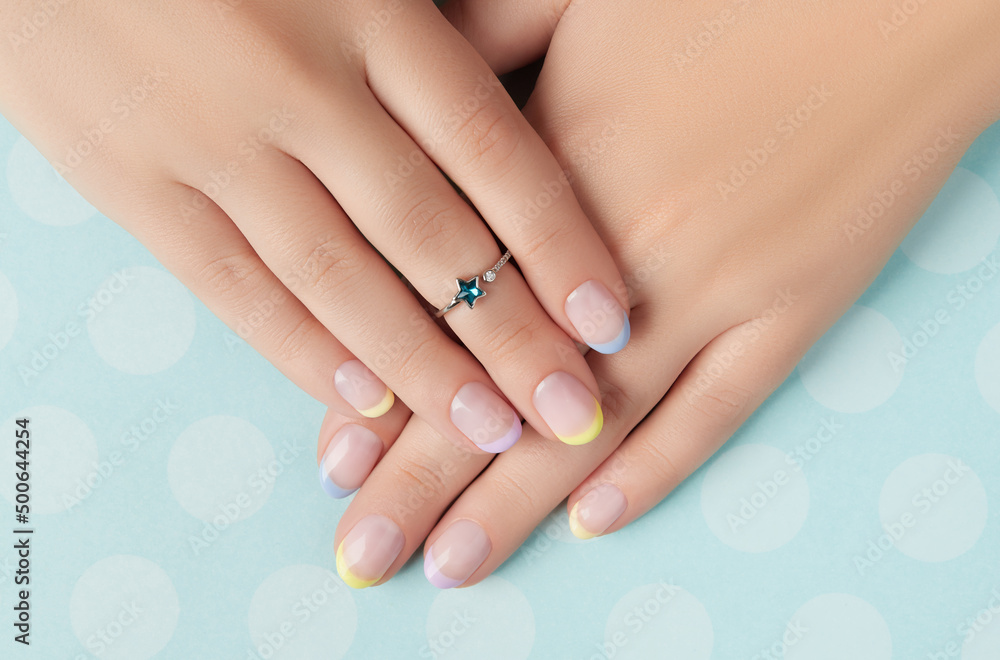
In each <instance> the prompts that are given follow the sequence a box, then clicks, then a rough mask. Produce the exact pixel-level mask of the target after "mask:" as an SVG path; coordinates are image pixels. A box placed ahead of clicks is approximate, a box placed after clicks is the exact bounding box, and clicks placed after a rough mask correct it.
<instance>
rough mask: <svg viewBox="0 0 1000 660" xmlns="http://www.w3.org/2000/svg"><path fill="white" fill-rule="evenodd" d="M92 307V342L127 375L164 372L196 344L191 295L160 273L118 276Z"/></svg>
mask: <svg viewBox="0 0 1000 660" xmlns="http://www.w3.org/2000/svg"><path fill="white" fill-rule="evenodd" d="M87 304H88V310H89V318H88V319H87V331H88V333H89V334H90V342H91V343H92V344H93V345H94V349H95V350H96V351H97V354H98V355H100V356H101V357H102V358H103V359H104V360H105V361H106V362H107V363H108V364H110V365H111V366H112V367H114V368H115V369H118V370H120V371H123V372H125V373H127V374H136V375H143V374H153V373H156V372H159V371H163V370H164V369H166V368H167V367H170V366H171V365H173V364H174V363H175V362H177V361H178V360H179V359H181V357H182V356H183V355H184V353H185V352H187V350H188V347H189V346H190V345H191V340H192V339H193V338H194V330H195V314H194V304H193V303H192V301H191V295H190V294H189V293H188V291H187V289H185V288H184V286H183V285H182V284H181V283H180V282H178V281H177V280H176V279H174V277H173V276H172V275H170V274H168V273H166V272H164V271H162V270H159V269H157V268H147V267H145V266H139V267H136V268H126V269H124V270H122V271H119V272H117V273H115V274H113V275H112V276H111V277H109V278H108V279H107V280H105V281H104V283H103V284H101V286H100V287H99V288H98V289H97V291H95V292H94V294H93V296H91V298H90V299H89V300H88V301H87Z"/></svg>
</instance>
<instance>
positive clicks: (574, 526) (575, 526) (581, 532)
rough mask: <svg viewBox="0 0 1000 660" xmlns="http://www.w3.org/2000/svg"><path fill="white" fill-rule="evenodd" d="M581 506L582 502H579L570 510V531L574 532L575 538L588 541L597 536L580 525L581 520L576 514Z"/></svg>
mask: <svg viewBox="0 0 1000 660" xmlns="http://www.w3.org/2000/svg"><path fill="white" fill-rule="evenodd" d="M579 506H580V502H579V501H577V503H576V504H574V505H573V508H572V509H570V510H569V531H571V532H573V536H575V537H576V538H578V539H583V540H584V541H586V540H587V539H592V538H594V537H595V536H597V534H593V533H591V532H589V531H587V529H586V528H585V527H584V526H583V525H581V524H580V519H579V518H578V517H577V513H576V510H577V508H579Z"/></svg>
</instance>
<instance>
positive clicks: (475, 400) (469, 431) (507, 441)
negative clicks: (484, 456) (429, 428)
mask: <svg viewBox="0 0 1000 660" xmlns="http://www.w3.org/2000/svg"><path fill="white" fill-rule="evenodd" d="M451 421H452V423H453V424H454V425H455V426H456V427H458V430H459V431H461V432H462V433H464V434H465V436H466V437H467V438H469V440H472V442H474V443H475V444H476V446H477V447H479V448H480V449H482V450H483V451H488V452H490V453H492V454H498V453H500V452H502V451H504V450H505V449H509V448H510V447H511V446H513V444H514V443H515V442H517V439H518V438H520V437H521V420H520V418H518V416H517V415H516V414H515V413H514V411H513V410H511V407H510V406H508V405H507V404H506V403H504V400H503V399H501V398H500V397H499V396H498V395H497V393H496V392H494V391H493V390H491V389H490V388H488V387H486V386H485V385H483V384H482V383H466V384H465V385H463V386H462V389H460V390H459V391H458V394H456V395H455V398H454V399H452V401H451Z"/></svg>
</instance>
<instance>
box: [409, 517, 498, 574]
mask: <svg viewBox="0 0 1000 660" xmlns="http://www.w3.org/2000/svg"><path fill="white" fill-rule="evenodd" d="M492 548H493V544H492V543H490V537H489V536H487V535H486V532H485V531H484V530H483V528H482V527H480V526H479V524H478V523H475V522H473V521H471V520H458V521H456V522H454V523H452V524H451V525H449V526H448V529H446V530H444V532H443V533H442V534H441V536H439V537H438V539H437V541H434V545H432V546H431V547H429V548H427V555H426V556H425V557H424V575H426V576H427V580H428V581H429V582H430V583H431V584H433V585H434V586H435V587H437V588H438V589H451V588H452V587H457V586H458V585H460V584H462V583H463V582H465V581H466V580H468V579H469V576H470V575H472V574H473V573H475V572H476V569H477V568H479V566H480V564H482V563H483V562H484V561H486V557H487V556H488V555H489V554H490V550H491V549H492Z"/></svg>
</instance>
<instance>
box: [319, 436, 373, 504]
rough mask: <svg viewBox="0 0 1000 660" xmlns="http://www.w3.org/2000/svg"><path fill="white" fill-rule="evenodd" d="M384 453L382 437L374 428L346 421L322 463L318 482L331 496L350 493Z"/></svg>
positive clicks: (362, 481)
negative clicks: (376, 433)
mask: <svg viewBox="0 0 1000 660" xmlns="http://www.w3.org/2000/svg"><path fill="white" fill-rule="evenodd" d="M381 454H382V441H381V440H380V439H379V437H378V436H377V435H375V434H374V433H373V432H372V431H369V430H368V429H366V428H365V427H363V426H358V425H356V424H346V425H345V426H343V427H341V429H340V430H339V431H337V432H336V433H335V434H334V436H333V439H332V440H331V441H330V444H329V445H328V446H327V448H326V452H325V453H324V454H323V460H322V461H320V465H319V482H320V483H321V484H322V485H323V490H325V491H326V492H327V494H328V495H329V496H330V497H336V498H337V499H340V498H341V497H347V496H348V495H350V494H351V493H353V492H354V491H356V490H357V489H358V488H360V487H361V484H362V483H364V481H365V479H366V478H367V477H368V473H369V472H371V471H372V468H373V467H375V463H376V462H377V461H378V457H379V456H380V455H381Z"/></svg>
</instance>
